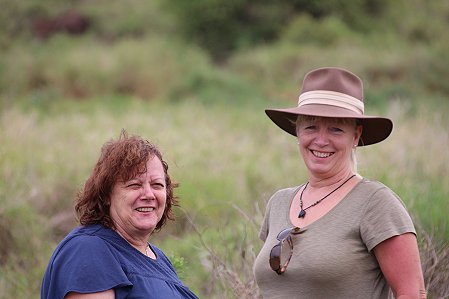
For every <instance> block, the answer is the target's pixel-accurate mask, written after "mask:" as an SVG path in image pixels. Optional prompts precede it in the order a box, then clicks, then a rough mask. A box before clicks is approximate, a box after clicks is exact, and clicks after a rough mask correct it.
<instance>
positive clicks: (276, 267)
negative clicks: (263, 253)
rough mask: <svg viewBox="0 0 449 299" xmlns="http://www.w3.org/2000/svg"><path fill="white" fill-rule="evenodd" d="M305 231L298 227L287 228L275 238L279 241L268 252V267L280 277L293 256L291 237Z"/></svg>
mask: <svg viewBox="0 0 449 299" xmlns="http://www.w3.org/2000/svg"><path fill="white" fill-rule="evenodd" d="M304 231H305V230H301V229H300V228H299V227H296V226H294V227H289V228H286V229H284V230H282V231H281V232H280V233H279V234H278V235H277V237H276V239H277V240H278V241H279V243H277V244H276V245H274V246H273V248H272V249H271V251H270V267H271V269H273V271H275V272H276V273H277V274H279V275H281V274H282V273H284V272H285V270H287V266H288V263H289V262H290V259H291V258H292V255H293V241H292V235H298V234H302V233H303V232H304Z"/></svg>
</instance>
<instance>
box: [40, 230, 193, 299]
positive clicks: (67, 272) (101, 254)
mask: <svg viewBox="0 0 449 299" xmlns="http://www.w3.org/2000/svg"><path fill="white" fill-rule="evenodd" d="M150 246H151V249H152V250H153V251H154V253H155V254H156V257H157V258H156V259H155V260H153V259H151V258H149V257H147V256H145V255H144V254H142V253H141V252H140V251H138V250H137V249H135V248H134V247H133V246H131V245H130V244H129V243H128V242H127V241H126V240H125V239H123V238H122V237H121V236H119V235H118V234H117V233H116V232H115V231H113V230H111V229H109V228H106V227H104V226H102V225H88V226H79V227H77V228H75V229H74V230H73V231H72V232H70V233H69V234H68V235H67V236H66V237H65V238H64V240H62V241H61V243H60V244H59V245H58V247H57V248H56V249H55V251H54V253H53V255H52V256H51V258H50V261H49V263H48V267H47V270H46V271H45V275H44V279H43V282H42V289H41V298H42V299H62V298H64V296H66V295H67V294H68V293H69V292H72V291H73V292H78V293H95V292H101V291H106V290H110V289H114V291H115V298H117V299H121V298H129V299H131V298H157V299H164V298H167V299H174V298H196V299H197V298H198V297H197V296H195V294H193V293H192V292H191V291H190V290H189V289H188V288H187V287H186V286H184V285H183V284H182V282H181V281H180V279H179V277H178V275H177V274H176V271H175V269H174V267H173V265H172V264H171V262H170V260H169V259H168V258H167V257H166V256H165V254H164V253H163V252H162V251H161V250H160V249H159V248H157V247H156V246H153V245H151V244H150Z"/></svg>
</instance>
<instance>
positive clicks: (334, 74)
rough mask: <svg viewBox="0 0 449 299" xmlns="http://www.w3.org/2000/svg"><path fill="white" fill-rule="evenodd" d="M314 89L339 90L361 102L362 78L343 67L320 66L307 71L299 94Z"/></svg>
mask: <svg viewBox="0 0 449 299" xmlns="http://www.w3.org/2000/svg"><path fill="white" fill-rule="evenodd" d="M316 90H328V91H334V92H340V93H343V94H346V95H349V96H352V97H354V98H356V99H358V100H360V101H362V102H363V83H362V80H361V79H360V78H359V77H357V76H356V75H354V74H353V73H351V72H349V71H347V70H344V69H340V68H320V69H317V70H313V71H311V72H309V73H307V74H306V75H305V77H304V81H303V85H302V90H301V94H303V93H305V92H309V91H316Z"/></svg>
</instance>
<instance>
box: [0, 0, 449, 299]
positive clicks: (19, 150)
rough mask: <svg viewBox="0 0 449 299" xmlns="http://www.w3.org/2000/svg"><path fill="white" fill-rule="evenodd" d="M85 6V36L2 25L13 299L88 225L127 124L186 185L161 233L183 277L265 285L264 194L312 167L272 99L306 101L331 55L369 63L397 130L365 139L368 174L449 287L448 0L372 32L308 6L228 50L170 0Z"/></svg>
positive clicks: (376, 106)
mask: <svg viewBox="0 0 449 299" xmlns="http://www.w3.org/2000/svg"><path fill="white" fill-rule="evenodd" d="M8 3H10V5H12V6H11V7H12V8H14V7H13V6H14V5H19V4H18V3H19V2H17V3H16V2H15V1H9V2H8ZM24 3H25V2H24ZM27 3H28V2H27ZM30 3H31V2H30ZM30 3H28V4H27V5H31V4H30ZM48 3H50V2H48ZM80 3H81V4H80V5H81V8H82V9H83V10H84V11H86V12H89V13H90V15H91V16H93V17H96V23H95V24H94V32H91V33H88V34H86V35H84V36H79V37H76V38H73V37H69V36H67V35H63V34H59V35H55V36H54V37H53V38H51V39H48V40H46V41H41V40H37V39H34V38H24V37H23V36H22V37H17V38H16V39H12V38H11V37H8V36H6V35H5V34H2V32H3V31H0V54H1V55H0V299H3V298H5V299H6V298H39V290H40V284H41V280H42V275H43V272H44V270H45V267H46V265H47V262H48V259H49V257H50V255H51V253H52V251H53V250H54V248H55V246H56V245H57V244H58V242H59V241H60V240H61V239H62V238H63V237H64V235H65V234H66V233H67V232H68V231H70V230H71V229H72V228H73V227H74V226H75V225H76V221H75V218H74V212H73V199H74V196H75V194H76V192H77V191H78V190H79V188H81V186H82V185H83V183H84V180H85V179H86V178H87V176H88V175H89V173H90V171H91V168H92V166H93V163H95V161H96V160H97V158H98V155H99V151H100V147H101V145H102V144H103V143H104V142H105V141H107V140H109V139H111V138H116V137H118V135H119V133H120V130H121V129H122V128H125V129H126V130H127V131H128V132H129V133H130V134H138V135H141V136H143V137H145V138H147V139H149V140H151V141H153V142H155V143H156V144H157V145H159V147H160V148H161V150H162V152H163V153H164V155H165V159H166V160H167V161H168V163H169V167H170V168H169V171H170V172H171V175H172V177H173V178H174V179H175V180H176V181H178V182H179V183H180V187H179V188H178V189H177V190H176V191H177V194H178V195H179V197H180V203H181V208H177V209H175V213H176V215H177V221H176V222H174V223H169V224H168V225H167V226H166V227H165V228H164V229H163V230H162V231H161V232H160V233H158V234H156V235H154V237H153V238H152V242H154V243H155V244H156V245H158V246H159V247H161V248H162V249H163V250H164V252H166V253H167V254H168V255H169V256H170V257H171V259H172V261H173V262H174V264H175V266H176V268H177V270H178V272H179V275H180V276H181V278H182V280H183V281H184V282H185V283H186V284H187V285H188V286H189V287H190V288H191V289H192V290H194V291H195V292H196V293H197V294H198V295H199V296H200V297H201V298H212V299H225V298H259V294H258V290H257V287H256V285H255V284H254V279H253V276H252V264H253V260H254V257H255V255H256V254H257V253H258V251H259V249H260V247H261V246H262V243H261V241H260V240H259V239H258V237H257V234H258V229H259V225H260V222H261V220H262V217H263V213H264V209H265V204H266V202H267V200H268V199H269V197H270V196H271V194H272V193H273V192H274V191H276V190H277V189H279V188H282V187H287V186H293V185H297V184H300V183H302V182H304V181H305V180H306V169H305V168H304V166H303V165H302V162H301V159H300V156H299V153H298V150H297V145H296V142H295V139H294V138H293V137H291V136H288V135H287V134H285V133H283V132H282V131H281V130H279V129H278V128H277V127H276V126H275V125H274V124H272V123H271V121H270V120H269V119H268V118H267V117H266V115H265V113H264V109H265V108H267V107H290V106H293V105H295V103H296V98H297V96H298V92H299V88H300V84H301V80H302V78H303V76H304V74H305V73H306V72H307V71H308V70H310V69H313V68H316V67H321V66H340V67H345V68H348V69H351V70H353V71H354V72H355V73H357V74H359V75H360V76H361V77H362V78H363V80H364V82H365V97H366V99H367V100H366V106H367V107H366V111H367V112H368V113H370V114H382V115H385V116H387V117H390V118H392V119H393V121H394V124H395V125H394V130H393V133H392V135H391V136H390V138H388V139H387V140H386V141H385V142H382V143H380V144H377V145H373V146H368V147H366V148H359V149H358V160H359V161H358V162H359V163H358V164H359V172H360V173H361V174H362V175H363V176H366V177H368V178H371V179H375V180H379V181H382V182H383V183H384V184H386V185H388V186H389V187H391V188H392V189H393V190H394V191H395V192H396V193H397V194H398V195H399V196H400V197H401V198H402V199H403V200H404V202H405V203H406V205H407V207H408V209H409V211H410V213H411V215H412V216H413V219H414V221H415V223H416V225H417V228H418V238H419V242H420V248H421V255H422V263H423V268H424V271H425V276H426V285H427V289H428V294H429V296H428V297H429V299H431V298H449V262H448V261H449V249H448V248H449V220H448V218H447V214H448V212H449V181H448V177H449V152H448V150H447V148H448V147H449V118H448V117H447V115H448V114H449V101H448V100H447V98H448V95H449V89H448V86H447V82H446V81H447V80H446V79H447V78H448V76H449V73H448V70H449V57H448V54H447V53H449V48H448V45H449V43H448V42H447V41H448V39H447V37H445V35H444V32H445V28H447V21H445V20H446V19H445V18H444V16H445V15H446V14H447V13H448V12H449V8H448V7H447V5H443V4H441V5H435V4H433V5H430V4H428V5H424V4H423V3H424V2H423V1H413V5H410V6H407V7H406V8H404V7H402V8H401V9H398V10H396V14H397V15H396V16H401V18H399V17H394V16H395V15H392V17H391V18H390V20H392V19H393V20H395V22H397V24H396V23H394V24H391V26H392V27H391V28H390V27H388V30H384V31H379V32H374V33H371V34H360V33H357V32H355V31H352V30H351V29H350V28H348V27H345V26H344V25H343V24H341V23H339V22H338V20H335V19H332V18H329V19H325V20H323V21H317V20H312V19H310V18H305V17H298V20H296V21H295V22H294V23H293V24H292V25H291V26H290V27H289V28H285V32H284V34H283V36H282V37H281V38H279V39H278V40H277V41H276V42H273V43H266V44H258V45H254V46H252V47H246V48H242V49H241V50H239V51H236V52H235V53H232V55H230V56H229V57H228V58H227V59H226V60H225V61H220V62H216V61H213V59H212V58H211V57H210V55H209V54H208V53H207V52H206V51H205V50H204V49H202V48H201V47H199V46H198V45H194V44H191V43H186V42H185V41H183V40H182V39H180V38H179V36H177V35H176V34H175V32H176V30H175V29H176V28H173V26H174V25H173V23H172V22H171V21H170V19H169V18H167V16H166V15H164V14H162V13H159V12H158V10H157V8H156V7H152V6H151V7H145V9H146V10H145V9H143V7H140V6H139V2H138V1H132V3H133V6H132V7H133V11H134V16H135V17H134V18H131V17H129V16H124V15H123V14H120V12H121V11H122V10H123V9H125V8H124V7H123V5H124V4H121V2H119V1H115V2H113V3H114V4H113V5H112V4H111V6H108V7H104V6H103V5H102V1H92V4H91V6H89V4H88V3H90V2H82V1H81V2H80ZM130 3H131V2H130ZM396 3H398V4H397V5H399V6H400V3H402V4H403V3H404V2H401V1H397V2H396ZM407 3H408V2H407ZM23 5H24V6H26V5H25V4H23ZM420 5H421V6H423V5H424V6H425V7H426V9H419V7H421V6H420ZM11 7H10V11H14V9H16V8H14V9H12V8H11ZM49 7H50V6H49ZM55 7H56V6H55ZM103 8H104V9H103ZM23 9H24V8H23ZM55 9H56V8H55ZM403 9H408V10H407V11H408V12H409V13H405V12H404V10H403ZM415 9H416V10H415ZM105 11H106V12H108V13H109V14H110V15H113V16H115V17H116V21H115V22H109V20H110V17H107V15H106V14H105ZM418 12H419V13H418ZM148 13H149V14H148ZM0 14H1V12H0ZM148 15H151V16H153V17H154V18H147V16H148ZM3 16H4V15H3ZM429 20H432V22H431V24H430V25H429V24H428V21H429ZM424 21H425V22H424ZM1 22H3V23H5V18H2V20H1V21H0V23H1ZM385 22H386V21H385ZM380 23H381V22H380ZM423 24H426V26H423ZM394 26H396V27H394ZM139 28H140V29H139ZM142 28H145V30H146V31H145V32H144V33H142V32H141V31H139V30H141V29H142ZM304 28H317V30H314V31H313V32H308V31H307V30H306V29H304ZM304 36H306V37H307V40H306V42H304Z"/></svg>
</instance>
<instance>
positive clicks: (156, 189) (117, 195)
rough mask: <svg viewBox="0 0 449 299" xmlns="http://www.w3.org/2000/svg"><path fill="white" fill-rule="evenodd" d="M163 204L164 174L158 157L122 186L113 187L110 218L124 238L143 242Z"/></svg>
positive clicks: (153, 225) (155, 222) (160, 214)
mask: <svg viewBox="0 0 449 299" xmlns="http://www.w3.org/2000/svg"><path fill="white" fill-rule="evenodd" d="M166 201H167V190H166V180H165V172H164V168H163V166H162V162H161V161H160V160H159V158H158V157H156V156H152V157H150V158H149V160H148V161H147V163H146V171H145V172H144V173H141V174H138V175H137V176H136V177H135V178H131V179H129V180H127V181H125V182H121V181H118V182H117V183H115V185H114V187H113V189H112V193H111V206H110V215H111V218H112V221H113V223H114V225H115V227H116V229H117V231H118V232H119V233H120V234H121V235H122V236H125V238H127V237H130V238H132V239H142V238H147V237H148V236H149V235H150V234H151V233H152V232H153V230H154V229H155V228H156V225H157V224H158V222H159V221H160V220H161V218H162V215H163V213H164V210H165V206H166Z"/></svg>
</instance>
